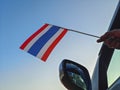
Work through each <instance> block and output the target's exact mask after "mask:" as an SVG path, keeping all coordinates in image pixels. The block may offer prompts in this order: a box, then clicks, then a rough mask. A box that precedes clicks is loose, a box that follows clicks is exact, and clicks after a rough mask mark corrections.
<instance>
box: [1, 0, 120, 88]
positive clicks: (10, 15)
mask: <svg viewBox="0 0 120 90" xmlns="http://www.w3.org/2000/svg"><path fill="white" fill-rule="evenodd" d="M118 1H119V0H0V41H1V47H0V90H65V88H64V87H63V85H62V84H61V83H60V81H59V71H58V70H59V64H60V62H61V61H62V60H63V59H70V60H73V61H76V62H78V63H80V64H82V65H84V66H85V67H86V68H87V69H88V70H89V73H90V75H92V72H93V69H94V66H95V63H96V60H97V56H98V53H99V50H100V47H101V45H102V44H98V43H96V40H97V38H94V37H89V36H84V35H81V34H77V33H73V32H68V33H67V34H66V35H65V37H64V38H63V39H62V40H61V41H60V43H59V44H58V45H57V46H56V48H55V49H54V50H53V52H52V53H51V55H50V56H49V58H48V60H47V62H43V61H41V60H39V59H38V58H36V57H34V56H32V55H30V54H28V53H26V52H24V51H22V50H20V49H19V47H20V45H21V44H22V43H23V42H24V41H25V40H26V39H27V38H28V37H29V36H30V35H31V34H32V33H34V32H35V31H36V30H38V29H39V28H40V27H41V26H42V25H43V24H44V23H50V24H54V25H58V26H62V27H65V28H70V29H74V30H78V31H82V32H86V33H90V34H94V35H97V36H101V35H102V34H103V33H105V32H106V31H107V30H108V27H109V24H110V21H111V19H112V16H113V14H114V11H115V8H116V5H117V3H118Z"/></svg>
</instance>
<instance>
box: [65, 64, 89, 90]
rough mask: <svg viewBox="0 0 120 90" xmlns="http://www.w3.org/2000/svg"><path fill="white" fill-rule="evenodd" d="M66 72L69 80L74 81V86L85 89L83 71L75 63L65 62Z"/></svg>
mask: <svg viewBox="0 0 120 90" xmlns="http://www.w3.org/2000/svg"><path fill="white" fill-rule="evenodd" d="M66 67H67V70H68V71H67V74H68V77H69V78H70V80H71V82H72V83H74V84H75V85H76V86H78V87H80V88H82V89H83V90H87V86H86V84H85V81H84V79H83V78H84V77H83V75H82V74H83V71H82V70H81V69H80V68H79V67H78V66H76V65H74V64H72V63H67V64H66Z"/></svg>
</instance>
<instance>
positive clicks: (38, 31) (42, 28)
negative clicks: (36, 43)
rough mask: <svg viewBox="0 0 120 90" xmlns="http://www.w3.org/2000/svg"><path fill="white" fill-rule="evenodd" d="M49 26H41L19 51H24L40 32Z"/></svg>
mask: <svg viewBox="0 0 120 90" xmlns="http://www.w3.org/2000/svg"><path fill="white" fill-rule="evenodd" d="M48 25H49V24H45V25H43V26H42V27H41V28H40V29H39V30H37V31H36V32H35V33H34V34H32V35H31V36H30V37H29V38H28V39H27V40H26V41H25V42H24V43H23V44H22V45H21V46H20V49H24V48H25V47H26V46H27V44H28V43H29V42H30V41H31V40H32V39H33V38H34V37H36V36H37V35H38V34H39V33H40V32H42V31H43V30H44V29H45V28H46V27H47V26H48Z"/></svg>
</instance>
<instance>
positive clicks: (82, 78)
mask: <svg viewBox="0 0 120 90" xmlns="http://www.w3.org/2000/svg"><path fill="white" fill-rule="evenodd" d="M59 78H60V81H61V82H62V84H63V85H64V86H65V87H66V88H67V89H68V90H92V87H91V80H90V76H89V73H88V70H87V69H86V68H85V67H84V66H82V65H80V64H78V63H76V62H73V61H71V60H67V59H64V60H63V61H62V62H61V63H60V66H59Z"/></svg>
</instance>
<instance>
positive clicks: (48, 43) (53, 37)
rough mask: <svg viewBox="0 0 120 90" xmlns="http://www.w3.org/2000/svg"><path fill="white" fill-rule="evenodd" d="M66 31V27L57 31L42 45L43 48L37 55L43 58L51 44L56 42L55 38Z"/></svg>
mask: <svg viewBox="0 0 120 90" xmlns="http://www.w3.org/2000/svg"><path fill="white" fill-rule="evenodd" d="M63 31H64V29H62V28H60V29H59V30H58V31H57V33H55V34H54V35H53V36H52V37H51V38H50V39H49V41H48V42H47V43H46V44H45V45H44V46H43V47H42V49H41V50H40V51H39V53H38V54H37V56H36V57H38V58H42V56H43V55H44V53H45V52H46V51H47V49H48V48H49V46H50V45H51V44H52V43H53V42H54V40H55V39H56V38H57V37H58V36H59V35H60V34H61V33H62V32H63Z"/></svg>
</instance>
